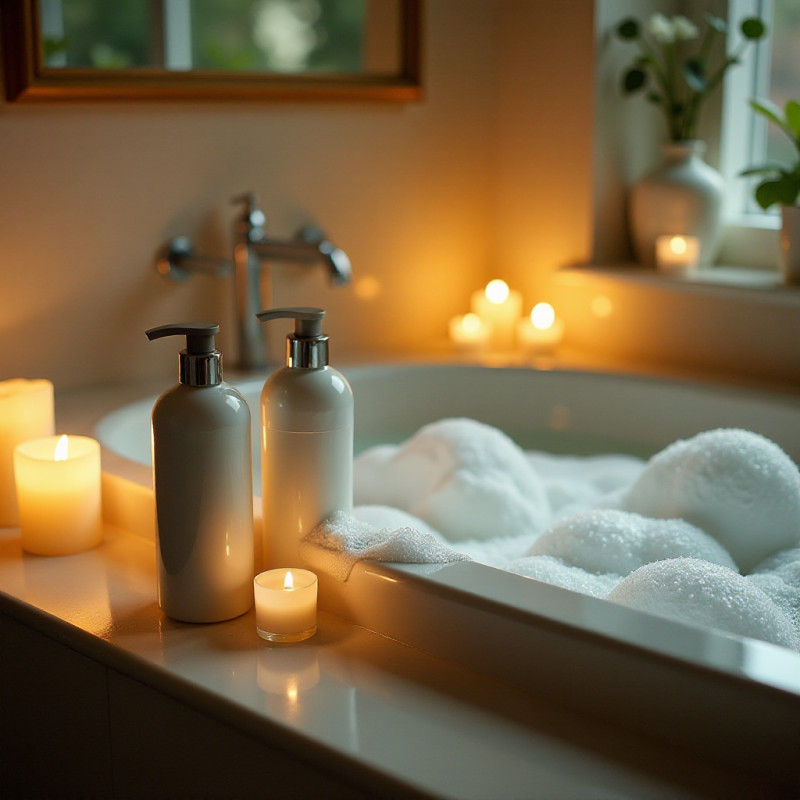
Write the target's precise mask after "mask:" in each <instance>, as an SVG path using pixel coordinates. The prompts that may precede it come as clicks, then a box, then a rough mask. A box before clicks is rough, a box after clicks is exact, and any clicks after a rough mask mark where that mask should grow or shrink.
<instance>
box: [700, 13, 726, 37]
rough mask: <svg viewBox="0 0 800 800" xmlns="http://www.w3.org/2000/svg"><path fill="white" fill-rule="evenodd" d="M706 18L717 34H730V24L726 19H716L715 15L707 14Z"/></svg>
mask: <svg viewBox="0 0 800 800" xmlns="http://www.w3.org/2000/svg"><path fill="white" fill-rule="evenodd" d="M705 17H706V22H707V23H708V24H709V26H710V27H711V28H713V29H714V30H715V31H716V32H717V33H727V32H728V23H727V22H726V21H725V20H724V19H722V18H721V17H716V16H714V15H713V14H706V15H705Z"/></svg>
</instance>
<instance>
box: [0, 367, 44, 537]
mask: <svg viewBox="0 0 800 800" xmlns="http://www.w3.org/2000/svg"><path fill="white" fill-rule="evenodd" d="M53 433H55V415H54V411H53V384H52V383H50V381H46V380H26V379H24V378H14V379H12V380H8V381H0V526H2V527H12V526H16V525H17V523H18V522H19V516H18V514H17V493H16V489H15V487H14V448H15V447H16V446H17V445H18V444H21V443H22V442H24V441H27V440H28V439H37V438H40V437H42V436H52V435H53Z"/></svg>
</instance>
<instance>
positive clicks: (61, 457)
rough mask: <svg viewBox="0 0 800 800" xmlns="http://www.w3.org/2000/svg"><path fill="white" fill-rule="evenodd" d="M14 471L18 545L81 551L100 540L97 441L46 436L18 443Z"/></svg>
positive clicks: (47, 552) (44, 551)
mask: <svg viewBox="0 0 800 800" xmlns="http://www.w3.org/2000/svg"><path fill="white" fill-rule="evenodd" d="M14 474H15V477H16V483H17V502H18V504H19V527H20V532H21V534H22V549H23V550H25V551H27V552H28V553H36V554H37V555H40V556H63V555H68V554H70V553H80V552H81V551H83V550H88V549H89V548H90V547H95V546H96V545H98V544H100V542H101V541H102V539H103V523H102V508H101V495H100V445H99V444H98V442H96V441H95V440H94V439H90V438H88V437H87V436H61V437H58V436H48V437H46V438H44V439H32V440H30V441H28V442H23V443H22V444H20V445H17V447H16V449H15V450H14Z"/></svg>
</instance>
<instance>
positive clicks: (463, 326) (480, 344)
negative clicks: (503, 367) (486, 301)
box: [450, 312, 492, 352]
mask: <svg viewBox="0 0 800 800" xmlns="http://www.w3.org/2000/svg"><path fill="white" fill-rule="evenodd" d="M491 331H492V326H491V325H489V324H488V323H487V322H484V321H483V320H482V319H481V318H480V317H479V316H478V315H477V314H474V313H472V312H470V313H469V314H463V315H461V316H459V317H453V318H452V319H451V320H450V341H451V342H452V343H453V344H454V345H455V346H456V349H458V350H463V351H467V352H470V351H479V350H482V349H483V348H484V347H485V346H486V344H487V342H488V341H489V337H490V335H491Z"/></svg>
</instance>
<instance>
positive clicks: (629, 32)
mask: <svg viewBox="0 0 800 800" xmlns="http://www.w3.org/2000/svg"><path fill="white" fill-rule="evenodd" d="M638 35H639V23H638V22H637V21H636V20H635V19H634V18H633V17H628V18H627V19H624V20H622V22H620V24H619V25H618V26H617V36H619V38H620V39H635V38H636V37H637V36H638Z"/></svg>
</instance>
